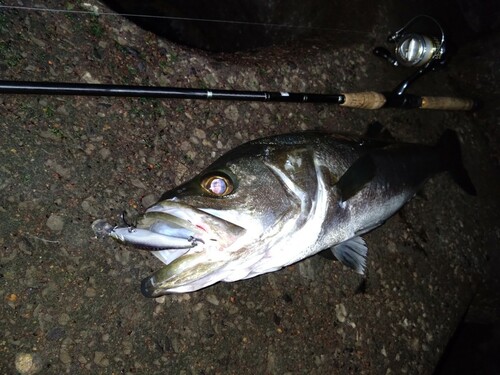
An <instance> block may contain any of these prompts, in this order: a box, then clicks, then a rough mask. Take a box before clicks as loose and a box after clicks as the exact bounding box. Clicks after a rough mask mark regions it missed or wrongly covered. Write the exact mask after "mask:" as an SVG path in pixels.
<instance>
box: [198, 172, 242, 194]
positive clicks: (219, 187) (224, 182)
mask: <svg viewBox="0 0 500 375" xmlns="http://www.w3.org/2000/svg"><path fill="white" fill-rule="evenodd" d="M201 186H202V187H203V188H204V189H205V190H206V191H208V192H209V193H210V194H211V195H214V196H217V197H223V196H225V195H228V194H230V193H231V192H232V191H233V188H234V186H233V182H232V181H231V179H230V178H228V177H227V176H221V175H219V174H217V175H212V176H207V177H205V178H204V179H203V180H202V182H201Z"/></svg>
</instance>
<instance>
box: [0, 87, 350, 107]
mask: <svg viewBox="0 0 500 375" xmlns="http://www.w3.org/2000/svg"><path fill="white" fill-rule="evenodd" d="M0 93H4V94H31V95H85V96H126V97H143V98H164V99H204V100H239V101H261V102H288V103H337V104H340V103H342V102H343V100H344V97H343V95H341V94H332V95H328V94H326V95H325V94H308V93H289V92H270V91H269V92H268V91H238V90H205V89H187V88H176V87H151V86H129V85H102V84H90V83H62V82H54V83H51V82H25V81H0Z"/></svg>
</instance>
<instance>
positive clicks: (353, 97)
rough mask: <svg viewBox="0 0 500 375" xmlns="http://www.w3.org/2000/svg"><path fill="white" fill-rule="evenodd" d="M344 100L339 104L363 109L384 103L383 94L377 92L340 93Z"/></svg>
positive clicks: (378, 106)
mask: <svg viewBox="0 0 500 375" xmlns="http://www.w3.org/2000/svg"><path fill="white" fill-rule="evenodd" d="M342 95H343V96H344V102H343V103H342V104H340V105H341V106H343V107H349V108H363V109H379V108H382V107H383V106H384V104H385V101H386V99H385V96H384V95H383V94H381V93H379V92H374V91H365V92H354V93H349V94H342Z"/></svg>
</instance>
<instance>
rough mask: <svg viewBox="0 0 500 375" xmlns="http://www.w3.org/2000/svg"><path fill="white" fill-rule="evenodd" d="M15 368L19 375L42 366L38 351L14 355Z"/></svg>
mask: <svg viewBox="0 0 500 375" xmlns="http://www.w3.org/2000/svg"><path fill="white" fill-rule="evenodd" d="M15 361H16V370H17V371H18V372H19V373H20V374H21V375H31V374H36V373H37V372H39V371H40V370H41V369H42V367H43V361H42V358H41V357H40V355H39V354H38V353H19V354H17V355H16V360H15Z"/></svg>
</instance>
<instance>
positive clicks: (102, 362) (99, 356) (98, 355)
mask: <svg viewBox="0 0 500 375" xmlns="http://www.w3.org/2000/svg"><path fill="white" fill-rule="evenodd" d="M94 363H95V364H96V365H97V366H101V367H107V366H109V359H107V358H106V357H105V354H104V353H103V352H95V353H94Z"/></svg>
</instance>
